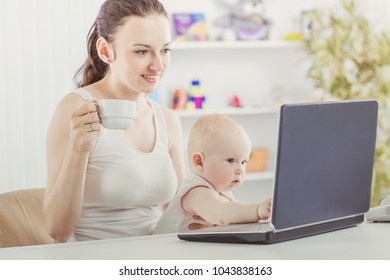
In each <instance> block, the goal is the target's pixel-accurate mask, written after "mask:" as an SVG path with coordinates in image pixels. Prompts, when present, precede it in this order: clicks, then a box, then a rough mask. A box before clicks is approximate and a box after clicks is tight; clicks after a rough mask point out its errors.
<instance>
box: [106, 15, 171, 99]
mask: <svg viewBox="0 0 390 280" xmlns="http://www.w3.org/2000/svg"><path fill="white" fill-rule="evenodd" d="M171 41H172V39H171V33H170V27H169V21H168V19H167V18H166V17H165V16H162V15H150V16H147V17H136V16H131V17H128V18H127V19H126V21H125V23H124V24H123V25H122V26H121V27H120V29H119V31H118V32H117V34H116V38H115V40H114V42H113V49H114V52H115V58H114V60H113V62H111V63H110V73H109V75H110V79H111V80H113V81H114V82H115V83H116V84H117V85H118V86H119V87H120V88H121V87H122V88H123V90H124V92H129V91H130V92H132V93H151V92H153V91H154V90H155V89H156V87H157V84H158V82H159V81H160V79H161V77H162V76H163V74H164V72H165V70H166V69H167V67H168V66H169V64H170V60H171V57H170V49H169V44H170V43H171Z"/></svg>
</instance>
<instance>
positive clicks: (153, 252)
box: [0, 223, 390, 260]
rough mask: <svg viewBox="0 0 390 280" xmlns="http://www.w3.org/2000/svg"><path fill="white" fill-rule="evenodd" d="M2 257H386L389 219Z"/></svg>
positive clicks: (32, 250)
mask: <svg viewBox="0 0 390 280" xmlns="http://www.w3.org/2000/svg"><path fill="white" fill-rule="evenodd" d="M0 259H8V260H16V259H23V260H29V259H38V260H48V259H61V260H82V259H88V260H99V259H114V260H149V259H160V260H191V259H199V260H202V259H203V260H211V259H218V260H223V259H231V260H235V259H248V260H249V259H259V260H260V259H267V260H278V259H298V260H306V259H316V260H320V259H348V260H357V259H365V260H366V259H375V260H377V259H384V260H390V223H365V224H362V225H359V226H356V227H352V228H348V229H343V230H339V231H334V232H330V233H324V234H320V235H315V236H311V237H306V238H300V239H296V240H290V241H285V242H281V243H276V244H271V245H252V244H226V243H202V242H188V241H182V240H179V239H178V238H177V237H176V235H175V234H165V235H154V236H143V237H133V238H121V239H111V240H103V241H86V242H74V243H66V244H51V245H38V246H24V247H14V248H2V249H0Z"/></svg>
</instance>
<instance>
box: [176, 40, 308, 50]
mask: <svg viewBox="0 0 390 280" xmlns="http://www.w3.org/2000/svg"><path fill="white" fill-rule="evenodd" d="M299 47H301V43H300V41H282V40H280V41H269V40H264V41H200V42H196V41H191V42H173V43H172V49H173V50H199V49H204V50H211V49H241V48H242V49H275V48H299Z"/></svg>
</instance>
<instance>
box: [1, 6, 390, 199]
mask: <svg viewBox="0 0 390 280" xmlns="http://www.w3.org/2000/svg"><path fill="white" fill-rule="evenodd" d="M216 1H220V0H216ZM162 2H163V3H164V4H165V6H166V8H167V9H168V10H169V11H170V12H173V11H191V10H197V11H203V12H205V13H206V16H207V17H208V19H209V20H210V22H211V21H212V19H213V18H214V17H216V16H218V15H219V14H220V13H221V10H220V9H219V8H217V7H216V6H215V5H214V1H211V0H198V1H188V0H163V1H162ZM264 2H265V4H266V16H267V17H269V18H270V19H271V20H272V22H273V27H272V32H271V34H270V37H271V39H280V38H281V37H283V35H285V34H286V33H288V32H291V31H298V29H299V20H298V19H299V14H300V11H301V10H302V9H309V8H312V7H325V6H332V5H335V4H336V3H338V2H339V1H338V0H332V1H321V0H295V1H293V0H265V1H264ZM365 2H367V3H366V4H367V5H368V9H367V11H366V12H367V15H368V16H369V17H370V18H372V19H373V20H374V21H375V22H376V23H377V24H378V26H379V27H380V28H388V29H390V28H389V27H390V19H389V17H388V16H387V15H388V14H389V12H390V11H389V4H388V3H387V2H386V1H385V0H376V1H365ZM101 3H102V0H82V1H81V0H13V1H6V0H0V38H1V42H0V131H1V132H0V133H1V134H0V193H1V192H5V191H10V190H16V189H21V188H33V187H44V186H45V180H46V163H45V134H46V128H47V126H48V123H49V120H50V117H51V114H52V112H53V110H54V108H55V105H56V103H57V102H58V101H59V99H60V98H62V97H63V96H64V95H65V94H66V93H68V92H70V91H71V90H72V89H73V83H72V77H73V74H74V72H75V70H76V69H77V68H78V67H79V66H80V65H81V64H82V62H83V60H84V58H85V55H86V47H85V40H86V35H87V32H88V30H89V28H90V26H91V24H92V22H93V20H94V19H95V17H96V15H97V12H98V9H99V6H100V4H101ZM214 31H215V30H213V28H212V26H210V33H211V36H212V37H213V36H214V35H215V33H214ZM243 51H244V50H243ZM182 59H185V57H183V58H182ZM274 63H275V65H276V64H279V67H282V66H283V63H284V61H282V60H277V59H275V61H274ZM250 68H251V65H248V71H250ZM205 71H207V68H205ZM271 71H272V70H271ZM291 71H292V70H291ZM171 76H172V73H171ZM173 77H174V75H173ZM280 79H283V81H284V83H286V84H289V82H290V81H289V79H291V82H293V81H292V80H294V79H295V80H297V79H298V80H299V79H304V73H299V71H298V72H297V71H296V72H295V73H294V75H288V73H287V74H283V76H282V77H280ZM179 83H180V82H179ZM259 87H261V85H259ZM260 90H261V88H260Z"/></svg>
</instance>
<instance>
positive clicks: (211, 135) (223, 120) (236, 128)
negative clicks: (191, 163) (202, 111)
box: [187, 114, 250, 159]
mask: <svg viewBox="0 0 390 280" xmlns="http://www.w3.org/2000/svg"><path fill="white" fill-rule="evenodd" d="M226 132H231V133H234V134H238V135H243V136H244V137H245V138H247V139H248V141H249V136H248V135H247V133H246V131H245V130H244V128H243V127H242V126H241V125H239V124H238V123H237V122H236V121H234V120H233V119H232V118H230V117H228V116H226V115H223V114H208V115H204V116H202V117H200V118H198V119H197V120H196V121H195V123H194V125H193V126H192V128H191V131H190V135H189V139H188V147H187V148H188V156H189V159H191V157H192V155H193V154H194V153H196V152H201V153H205V152H206V150H208V149H211V150H212V149H213V145H218V139H219V138H218V137H221V135H224V133H226ZM249 142H250V141H249Z"/></svg>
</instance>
